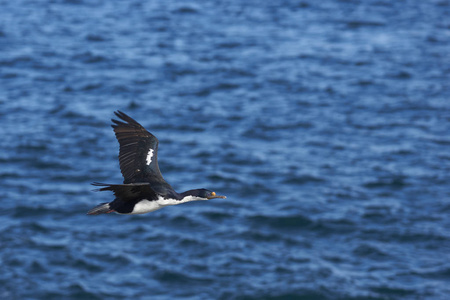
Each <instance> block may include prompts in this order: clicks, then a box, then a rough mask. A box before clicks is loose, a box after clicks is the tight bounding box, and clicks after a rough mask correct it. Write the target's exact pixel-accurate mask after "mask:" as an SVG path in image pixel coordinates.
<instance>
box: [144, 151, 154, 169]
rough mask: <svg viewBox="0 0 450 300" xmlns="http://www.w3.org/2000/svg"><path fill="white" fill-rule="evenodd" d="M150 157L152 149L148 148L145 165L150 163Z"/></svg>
mask: <svg viewBox="0 0 450 300" xmlns="http://www.w3.org/2000/svg"><path fill="white" fill-rule="evenodd" d="M152 157H153V149H150V150H148V153H147V158H146V159H145V160H146V161H147V166H148V165H149V164H151V163H152Z"/></svg>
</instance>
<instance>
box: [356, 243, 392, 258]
mask: <svg viewBox="0 0 450 300" xmlns="http://www.w3.org/2000/svg"><path fill="white" fill-rule="evenodd" d="M353 254H355V255H357V256H360V257H368V258H372V259H385V258H387V257H388V254H387V253H385V252H383V251H382V250H380V249H379V248H378V247H376V246H374V245H369V244H362V245H359V246H357V247H356V248H355V249H353Z"/></svg>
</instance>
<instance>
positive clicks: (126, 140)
mask: <svg viewBox="0 0 450 300" xmlns="http://www.w3.org/2000/svg"><path fill="white" fill-rule="evenodd" d="M114 114H115V115H116V116H117V117H118V118H120V119H121V120H122V121H118V120H114V119H112V122H113V123H114V124H113V125H111V126H112V128H113V129H114V132H115V134H116V138H117V140H118V141H119V144H120V150H119V164H120V171H121V172H122V175H123V177H124V181H123V184H104V183H98V182H94V183H92V185H94V186H98V187H101V188H99V189H98V191H112V192H114V196H115V199H114V201H112V202H109V203H108V202H107V203H102V204H100V205H98V206H96V207H94V208H93V209H91V210H90V211H89V212H88V213H87V214H88V215H99V214H104V213H111V212H116V213H119V214H144V213H148V212H151V211H155V210H157V209H160V208H163V207H165V206H169V205H176V204H181V203H186V202H190V201H197V200H210V199H214V198H222V199H225V198H226V197H225V196H219V195H216V193H215V192H212V191H210V190H207V189H195V190H189V191H186V192H183V193H177V192H175V190H174V189H173V188H172V187H171V186H170V185H169V184H168V183H167V182H166V181H165V180H164V178H163V177H162V175H161V172H160V171H159V166H158V139H157V138H156V137H155V136H154V135H153V134H151V133H150V132H148V131H147V130H145V128H144V127H142V126H141V124H139V123H138V122H136V121H135V120H134V119H132V118H131V117H129V116H128V115H126V114H124V113H123V112H121V111H117V112H114Z"/></svg>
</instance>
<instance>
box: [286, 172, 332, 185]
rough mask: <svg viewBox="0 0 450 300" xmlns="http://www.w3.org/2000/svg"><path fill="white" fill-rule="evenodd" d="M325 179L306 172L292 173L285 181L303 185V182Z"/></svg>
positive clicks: (322, 180)
mask: <svg viewBox="0 0 450 300" xmlns="http://www.w3.org/2000/svg"><path fill="white" fill-rule="evenodd" d="M324 181H325V179H324V178H321V177H316V176H314V175H309V174H304V175H292V176H290V177H288V178H286V179H285V180H283V182H284V183H288V184H297V185H302V184H307V183H311V182H313V183H314V182H324Z"/></svg>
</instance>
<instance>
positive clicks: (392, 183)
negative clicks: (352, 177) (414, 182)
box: [362, 176, 410, 189]
mask: <svg viewBox="0 0 450 300" xmlns="http://www.w3.org/2000/svg"><path fill="white" fill-rule="evenodd" d="M408 185H410V184H409V183H408V182H407V181H406V178H405V177H402V176H394V177H388V178H379V179H376V180H372V181H367V182H365V183H363V185H362V186H363V187H366V188H369V189H376V188H384V187H390V188H397V189H398V188H403V187H405V186H408Z"/></svg>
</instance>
